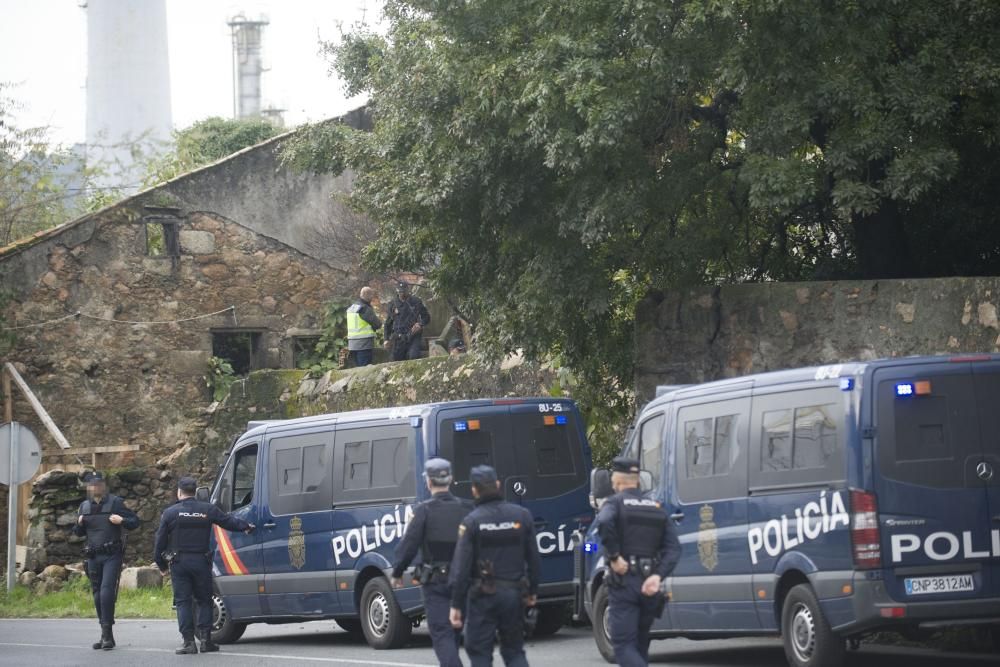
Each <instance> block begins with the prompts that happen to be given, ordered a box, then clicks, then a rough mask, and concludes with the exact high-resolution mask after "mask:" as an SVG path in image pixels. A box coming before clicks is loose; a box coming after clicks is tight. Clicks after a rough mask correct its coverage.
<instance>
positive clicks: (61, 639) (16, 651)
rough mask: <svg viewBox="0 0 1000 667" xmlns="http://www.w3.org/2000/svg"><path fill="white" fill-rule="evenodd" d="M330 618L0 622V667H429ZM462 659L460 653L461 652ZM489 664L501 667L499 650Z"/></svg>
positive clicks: (559, 645)
mask: <svg viewBox="0 0 1000 667" xmlns="http://www.w3.org/2000/svg"><path fill="white" fill-rule="evenodd" d="M334 627H335V626H334V624H333V623H328V622H315V623H297V624H291V625H280V626H278V625H271V626H268V625H251V626H250V628H249V629H248V630H247V632H246V634H245V635H244V637H243V639H242V640H240V641H239V642H238V643H236V644H231V645H227V646H223V647H222V651H221V652H219V653H212V654H206V655H199V656H176V655H174V648H176V647H177V645H178V644H179V643H180V642H179V635H178V634H177V626H176V624H175V623H174V622H172V621H119V622H118V624H117V625H115V638H116V639H117V641H118V648H116V649H115V650H113V651H94V650H92V649H91V648H90V644H91V643H92V642H93V641H94V640H96V639H97V637H98V636H99V634H100V629H99V628H98V626H97V623H96V622H95V621H93V620H34V619H31V620H16V619H15V620H3V621H0V665H44V666H45V667H56V666H59V665H102V666H106V665H142V667H152V666H154V665H174V666H176V665H178V664H179V663H180V662H197V663H198V664H202V665H203V664H206V663H212V664H217V665H220V666H223V667H225V666H230V665H273V664H275V663H278V662H280V663H287V664H292V665H296V664H301V665H306V664H314V665H315V664H331V665H369V666H374V667H379V666H383V665H384V666H386V667H415V666H421V667H422V666H424V665H434V664H435V660H434V654H433V653H432V652H431V649H430V639H429V638H428V636H427V633H426V631H425V630H424V629H423V628H420V629H418V630H417V631H416V632H415V633H414V637H413V640H412V641H411V644H410V646H408V647H407V648H405V649H400V650H397V651H373V650H371V649H370V648H368V647H367V646H366V645H365V644H363V643H361V642H358V641H355V640H353V639H351V638H350V637H349V636H348V635H347V634H345V633H344V632H341V631H340V630H336V629H334ZM652 649H653V650H652V652H653V655H652V662H653V663H654V664H657V663H658V664H670V665H674V666H676V667H733V666H736V665H741V666H742V665H750V666H753V667H763V666H765V665H766V666H769V667H770V666H774V667H783V666H784V665H785V664H787V663H785V659H784V653H783V652H782V650H781V644H780V643H779V642H778V641H777V640H773V639H750V640H745V639H730V640H725V641H705V642H691V641H687V640H684V639H670V640H664V641H657V642H654V643H653V647H652ZM463 657H464V656H463ZM995 658H996V657H995V656H994V657H993V658H991V657H990V656H979V657H975V656H962V655H957V654H952V653H949V654H944V653H933V652H929V651H919V650H914V649H895V648H893V649H889V648H884V647H862V649H861V651H859V652H857V653H853V654H851V656H850V660H849V665H850V667H945V666H947V667H952V666H955V667H964V666H966V665H968V666H970V667H972V666H974V665H991V664H998V663H997V662H996V661H995ZM528 660H529V661H530V662H531V664H532V665H533V666H535V667H538V666H544V665H561V666H562V667H565V666H566V663H567V661H571V662H572V664H573V667H584V666H586V665H606V664H607V663H605V662H604V661H603V660H602V659H601V657H600V655H599V654H598V653H597V649H596V648H595V647H594V641H593V639H592V638H591V635H590V630H589V629H588V628H567V629H563V630H562V631H561V632H560V633H559V634H558V635H556V636H555V637H550V638H547V639H542V640H537V641H533V642H531V643H530V644H529V646H528ZM494 663H495V664H497V665H502V664H503V662H502V661H501V660H500V657H499V655H496V658H495V661H494Z"/></svg>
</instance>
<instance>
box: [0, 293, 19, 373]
mask: <svg viewBox="0 0 1000 667" xmlns="http://www.w3.org/2000/svg"><path fill="white" fill-rule="evenodd" d="M10 303H11V294H10V292H8V291H7V290H4V289H0V359H2V358H3V355H5V354H7V352H9V351H10V349H11V348H12V347H14V342H15V341H16V340H17V336H16V335H15V334H14V332H13V331H10V330H8V329H7V328H6V327H7V318H6V313H7V308H8V306H9V305H10Z"/></svg>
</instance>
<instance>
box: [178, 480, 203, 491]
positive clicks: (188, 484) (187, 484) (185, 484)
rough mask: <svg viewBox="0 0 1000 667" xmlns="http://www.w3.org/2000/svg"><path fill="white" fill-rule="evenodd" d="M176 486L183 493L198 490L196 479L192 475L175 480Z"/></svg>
mask: <svg viewBox="0 0 1000 667" xmlns="http://www.w3.org/2000/svg"><path fill="white" fill-rule="evenodd" d="M177 488H178V489H180V490H181V491H183V492H184V493H194V492H195V491H197V490H198V480H196V479H195V478H194V477H181V478H180V479H179V480H177Z"/></svg>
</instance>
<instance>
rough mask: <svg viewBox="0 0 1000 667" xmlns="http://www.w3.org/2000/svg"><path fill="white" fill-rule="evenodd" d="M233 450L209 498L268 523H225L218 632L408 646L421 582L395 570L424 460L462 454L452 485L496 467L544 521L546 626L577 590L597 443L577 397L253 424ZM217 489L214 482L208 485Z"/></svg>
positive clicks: (220, 536) (542, 608)
mask: <svg viewBox="0 0 1000 667" xmlns="http://www.w3.org/2000/svg"><path fill="white" fill-rule="evenodd" d="M250 426H251V427H250V428H249V430H247V432H246V433H244V434H243V435H242V436H240V437H239V438H238V439H237V440H236V442H235V443H234V445H233V447H232V448H231V450H230V451H229V452H228V454H227V460H226V462H225V463H224V464H223V466H222V467H221V469H220V470H221V472H220V474H219V476H218V478H217V479H216V482H215V485H214V487H213V488H212V490H211V495H210V499H211V501H212V502H214V503H215V504H217V505H218V506H219V507H220V508H221V509H223V510H225V511H227V512H230V511H231V512H233V513H234V514H235V515H236V516H238V517H240V518H242V519H245V520H247V521H249V522H251V523H253V524H255V525H256V526H257V529H256V530H255V531H254V532H253V533H252V534H250V535H244V534H242V533H230V532H227V531H225V530H222V529H221V528H218V527H216V528H215V530H214V540H215V547H216V551H215V559H214V574H215V578H214V587H215V591H214V593H215V596H214V600H215V615H214V619H213V637H214V638H215V640H216V641H219V642H233V641H236V640H237V639H239V637H240V636H241V635H242V634H243V631H244V630H245V629H246V626H247V624H248V623H258V622H264V623H290V622H300V621H306V620H316V619H335V620H336V622H337V623H338V624H339V625H340V626H341V627H342V628H343V629H345V630H347V631H348V632H351V633H354V634H356V635H359V636H361V635H363V636H364V638H365V639H366V640H367V641H368V643H369V644H370V645H371V646H372V647H374V648H380V649H381V648H395V647H398V646H401V645H403V644H404V643H405V642H406V641H407V640H408V639H409V636H410V632H411V629H412V627H413V626H414V624H415V623H416V622H418V621H419V619H420V616H421V613H422V601H421V595H420V590H419V586H418V585H417V584H418V582H417V581H415V580H414V579H413V578H412V577H407V578H406V580H405V583H406V585H405V587H404V588H402V589H396V590H394V589H393V588H392V587H391V586H390V584H389V579H388V575H389V573H390V572H391V566H392V562H393V557H394V550H395V545H396V544H397V543H398V542H399V540H400V537H401V536H402V535H403V531H404V530H406V525H407V522H408V521H409V519H410V517H411V516H412V514H413V506H414V504H415V503H417V502H419V501H421V500H424V499H426V498H427V497H428V492H427V488H426V486H425V484H424V482H423V480H422V478H421V472H422V471H423V462H424V461H425V460H426V459H428V458H431V457H435V456H440V457H443V458H446V459H448V460H449V461H451V462H452V465H453V471H454V477H455V482H454V484H453V492H454V493H455V494H456V495H458V496H461V497H466V498H470V497H471V495H472V494H471V484H470V482H469V470H470V469H471V468H472V467H474V466H476V465H480V464H488V465H492V466H494V467H495V468H496V470H497V472H498V474H499V476H500V478H501V479H502V481H503V492H504V495H505V497H506V499H507V500H508V501H511V502H515V503H519V504H521V505H523V506H524V507H527V508H528V509H529V510H531V512H532V513H533V515H534V517H535V528H536V532H537V538H538V547H539V550H540V551H541V554H542V572H541V587H540V590H539V607H538V615H537V618H536V625H535V633H536V634H537V635H544V634H551V633H554V632H556V631H557V630H558V629H559V627H560V626H561V625H562V623H563V619H564V618H565V617H567V616H568V614H567V612H568V606H569V603H570V602H571V601H572V599H573V581H572V569H573V563H572V552H573V547H574V544H573V541H572V538H573V536H574V534H575V533H576V531H577V530H578V529H580V527H581V526H583V525H586V524H589V523H590V521H591V520H592V518H593V510H592V509H591V507H590V503H589V501H588V486H589V479H588V476H589V473H590V466H591V455H590V448H589V445H588V444H587V439H586V435H585V431H584V428H583V423H582V421H581V418H580V414H579V411H578V410H577V408H576V405H575V404H574V403H573V402H572V401H569V400H564V399H548V398H546V399H535V398H526V399H502V400H474V401H456V402H448V403H435V404H432V405H419V406H411V407H405V408H393V409H377V410H363V411H358V412H345V413H340V414H328V415H322V416H317V417H306V418H302V419H292V420H287V421H274V422H264V423H253V422H252V423H251V425H250ZM204 493H205V495H208V489H205V490H204Z"/></svg>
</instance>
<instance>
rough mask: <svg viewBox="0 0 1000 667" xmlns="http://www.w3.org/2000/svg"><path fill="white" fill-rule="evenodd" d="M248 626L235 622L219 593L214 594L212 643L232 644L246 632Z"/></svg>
mask: <svg viewBox="0 0 1000 667" xmlns="http://www.w3.org/2000/svg"><path fill="white" fill-rule="evenodd" d="M246 629H247V624H246V623H239V622H237V621H234V620H233V617H232V616H231V615H230V614H229V609H227V608H226V603H225V602H224V601H223V599H222V597H221V596H220V595H219V594H218V593H213V594H212V641H214V642H215V643H216V644H232V643H233V642H235V641H237V640H239V638H240V637H242V636H243V633H244V632H246Z"/></svg>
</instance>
